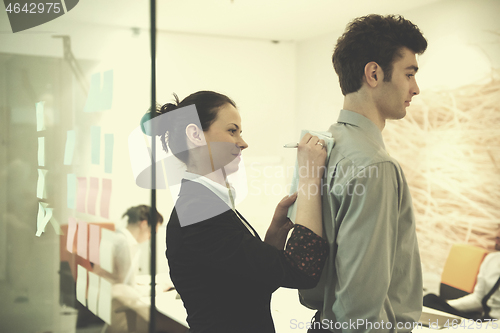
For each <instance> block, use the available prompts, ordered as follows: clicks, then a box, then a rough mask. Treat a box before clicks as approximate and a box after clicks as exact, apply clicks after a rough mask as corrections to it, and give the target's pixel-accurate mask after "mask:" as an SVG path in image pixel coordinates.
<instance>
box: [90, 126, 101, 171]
mask: <svg viewBox="0 0 500 333" xmlns="http://www.w3.org/2000/svg"><path fill="white" fill-rule="evenodd" d="M90 147H91V161H92V164H100V163H101V127H100V126H91V127H90Z"/></svg>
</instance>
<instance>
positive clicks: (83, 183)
mask: <svg viewBox="0 0 500 333" xmlns="http://www.w3.org/2000/svg"><path fill="white" fill-rule="evenodd" d="M77 179H78V192H77V194H76V210H77V211H78V212H82V213H85V197H86V196H87V178H86V177H78V178H77Z"/></svg>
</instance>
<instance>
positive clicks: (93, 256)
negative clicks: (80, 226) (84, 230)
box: [89, 224, 101, 265]
mask: <svg viewBox="0 0 500 333" xmlns="http://www.w3.org/2000/svg"><path fill="white" fill-rule="evenodd" d="M100 241H101V228H100V227H99V226H98V225H95V224H89V261H90V262H93V263H94V264H97V265H99V247H100Z"/></svg>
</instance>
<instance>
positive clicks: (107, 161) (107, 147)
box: [104, 133, 115, 173]
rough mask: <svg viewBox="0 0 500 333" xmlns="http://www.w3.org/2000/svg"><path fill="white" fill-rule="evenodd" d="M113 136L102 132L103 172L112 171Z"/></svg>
mask: <svg viewBox="0 0 500 333" xmlns="http://www.w3.org/2000/svg"><path fill="white" fill-rule="evenodd" d="M114 141H115V137H114V135H113V134H109V133H108V134H104V172H106V173H111V172H113V145H114Z"/></svg>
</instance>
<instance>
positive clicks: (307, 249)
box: [285, 224, 329, 279]
mask: <svg viewBox="0 0 500 333" xmlns="http://www.w3.org/2000/svg"><path fill="white" fill-rule="evenodd" d="M328 249H329V247H328V242H327V241H326V240H325V239H323V238H321V237H320V236H318V235H317V234H315V233H314V232H312V231H311V230H310V229H309V228H306V227H304V226H302V225H300V224H297V225H295V227H294V229H293V232H292V235H291V236H290V239H289V240H288V242H287V245H286V249H285V256H286V258H287V259H288V261H290V263H291V264H292V266H295V267H296V268H298V269H299V270H300V271H302V272H303V273H304V274H306V275H308V276H310V277H313V278H318V279H319V277H320V275H321V271H322V270H323V266H324V265H325V260H326V257H327V256H328Z"/></svg>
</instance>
